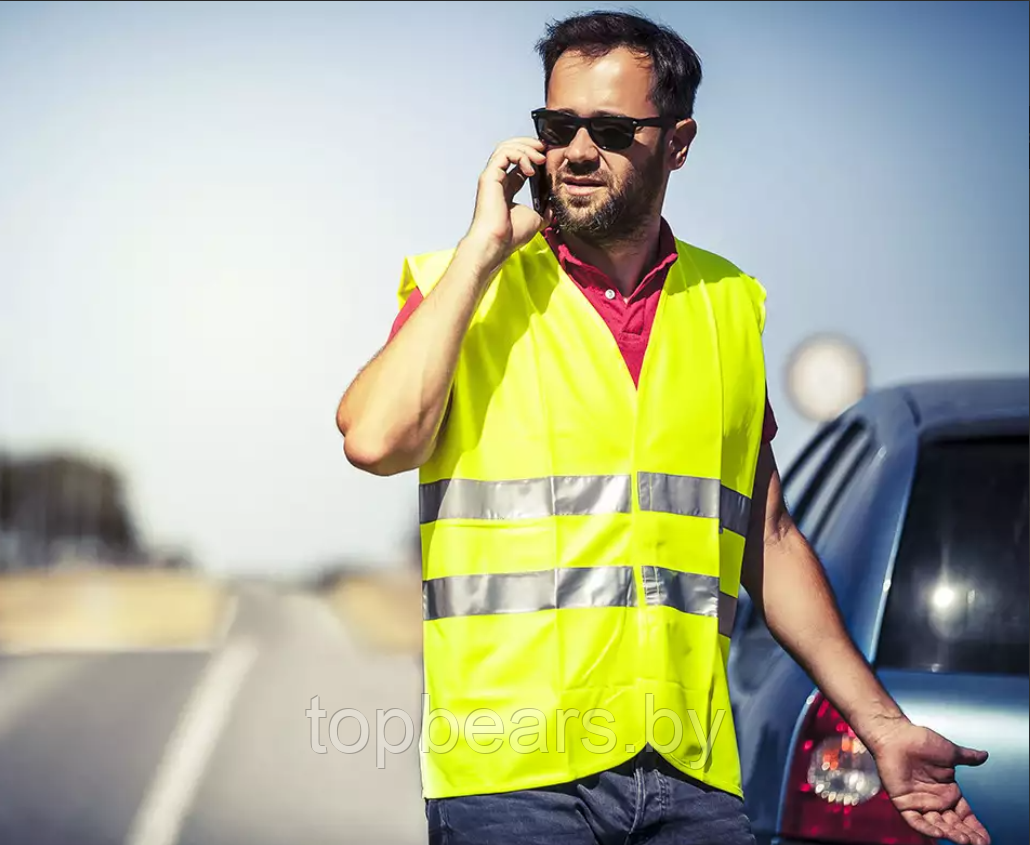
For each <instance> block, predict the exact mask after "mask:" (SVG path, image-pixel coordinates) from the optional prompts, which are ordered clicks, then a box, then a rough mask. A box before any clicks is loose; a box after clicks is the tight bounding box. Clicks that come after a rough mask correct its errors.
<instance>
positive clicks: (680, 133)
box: [669, 117, 697, 170]
mask: <svg viewBox="0 0 1030 845" xmlns="http://www.w3.org/2000/svg"><path fill="white" fill-rule="evenodd" d="M696 136H697V123H696V121H695V120H694V118H692V117H688V118H687V119H686V120H681V121H679V122H678V123H677V124H676V126H675V127H674V128H673V130H672V133H671V134H670V135H669V157H670V165H671V167H672V169H673V170H679V169H680V168H681V167H683V165H684V164H685V163H686V161H687V152H689V150H690V145H691V144H692V143H693V142H694V138H695V137H696Z"/></svg>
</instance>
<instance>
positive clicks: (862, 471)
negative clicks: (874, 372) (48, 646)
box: [727, 377, 1030, 845]
mask: <svg viewBox="0 0 1030 845" xmlns="http://www.w3.org/2000/svg"><path fill="white" fill-rule="evenodd" d="M1028 394H1030V380H1028V379H1027V378H1025V377H998V378H964V379H952V380H938V381H926V382H919V383H909V384H899V385H895V386H890V387H884V388H879V389H876V390H874V391H871V392H870V393H869V394H867V395H866V396H865V397H863V398H862V399H861V400H860V401H858V402H857V403H856V404H854V405H853V406H852V407H851V408H849V409H848V410H846V411H845V412H843V413H842V414H840V415H839V416H838V417H837V418H836V419H834V420H833V421H832V422H830V423H827V424H824V425H822V426H821V427H820V428H819V430H818V431H817V432H816V433H815V434H814V435H813V436H812V437H811V439H810V440H809V442H808V443H807V444H806V445H805V447H804V448H803V449H802V450H801V452H800V453H799V455H798V457H797V459H796V460H794V461H793V462H791V464H790V466H789V467H788V469H787V471H786V472H785V473H784V474H783V489H784V497H785V499H786V502H787V506H788V508H789V510H790V511H791V514H792V515H793V517H794V519H795V521H796V522H797V524H798V526H799V528H800V529H801V531H802V533H804V535H805V536H806V537H807V538H808V540H809V542H811V543H812V545H813V547H814V549H815V550H816V552H817V554H818V555H819V558H820V560H821V561H822V562H823V565H824V567H825V569H826V572H827V576H828V578H829V580H830V583H831V585H832V587H833V589H834V593H835V595H836V598H837V602H838V604H839V606H840V609H841V613H842V616H843V618H844V620H845V623H846V625H847V627H848V630H849V632H850V633H851V636H852V637H853V638H854V640H855V643H856V645H857V646H858V648H859V649H860V651H861V652H862V653H863V654H864V655H865V657H866V659H867V660H868V661H869V663H870V665H871V666H872V667H873V669H874V671H875V672H876V674H877V676H878V677H879V679H880V680H881V682H882V683H883V684H884V686H885V687H886V689H887V690H888V691H889V692H890V693H891V695H892V696H893V697H894V698H895V699H896V700H897V702H898V704H899V705H900V706H901V708H902V709H903V710H904V711H905V713H906V714H907V715H908V716H909V718H910V719H912V721H914V722H916V723H918V724H922V725H926V726H927V727H930V728H932V729H933V730H936V731H938V732H939V733H941V734H943V735H944V736H946V737H948V738H949V739H951V740H952V741H954V742H957V743H959V744H961V745H967V746H971V747H974V748H981V749H986V750H987V751H988V752H989V753H990V757H989V759H988V761H987V762H986V763H985V764H983V765H982V766H978V767H959V769H958V771H957V778H958V782H959V785H960V786H961V788H962V791H963V793H964V795H965V796H966V797H967V798H968V800H969V803H970V805H971V806H972V808H973V810H974V812H975V813H976V814H977V817H978V818H979V819H980V820H981V822H983V824H984V825H985V827H986V828H987V830H988V832H989V833H990V834H991V838H992V841H993V842H994V843H997V845H1018V843H1025V842H1028V841H1030V831H1028V801H1030V799H1028V759H1030V758H1028V724H1027V723H1028V713H1030V701H1028V686H1030V679H1028V675H1030V673H1028V663H1030V637H1028V617H1030V600H1028V596H1030V593H1028V572H1030V565H1028V545H1027V522H1028V517H1030V503H1028V462H1027V457H1028V456H1027V446H1028V440H1030V413H1028ZM727 672H728V682H729V686H730V696H731V702H732V712H733V717H734V724H735V727H736V731H737V737H738V743H739V748H740V761H741V775H742V779H743V786H744V792H745V806H746V809H747V812H748V815H749V817H750V819H751V823H752V829H753V832H754V834H755V838H756V840H757V842H758V843H759V845H788V844H789V845H793V843H815V842H818V843H859V844H860V845H881V844H882V843H893V845H906V843H919V845H923V843H930V842H932V841H933V840H930V839H927V838H925V837H923V836H922V835H920V834H918V833H916V832H915V831H914V830H912V829H911V828H910V827H909V826H908V825H907V824H906V823H905V822H904V821H903V819H902V818H901V815H900V814H899V813H898V811H897V810H896V809H895V808H894V805H893V804H892V803H891V802H890V800H889V799H888V797H887V796H886V794H885V793H884V791H883V790H882V788H881V785H880V781H879V778H878V776H877V773H876V766H875V763H874V762H873V760H872V758H871V756H870V754H869V753H868V751H867V750H866V748H865V746H864V745H863V744H862V743H861V741H860V740H858V739H857V737H856V736H855V734H854V732H853V731H852V730H851V728H850V726H848V725H847V724H846V723H845V722H844V720H843V719H842V718H841V716H840V714H839V713H837V712H836V710H835V709H834V707H833V706H832V705H831V704H830V702H828V701H827V700H825V699H824V698H823V696H822V694H821V693H820V692H819V691H818V690H817V689H816V687H815V686H814V684H813V682H812V680H811V679H810V678H809V677H808V675H807V674H806V673H805V672H804V671H803V670H802V669H801V667H800V666H799V665H798V664H797V663H795V662H794V661H793V660H792V659H791V658H790V657H789V655H788V654H787V653H786V652H785V651H784V650H783V649H782V648H781V647H780V646H779V645H778V644H777V643H776V641H775V640H774V639H773V637H772V635H771V633H770V632H769V629H768V628H767V627H766V625H765V622H764V620H763V618H762V614H761V613H760V612H758V611H757V610H756V608H755V606H754V605H753V603H752V602H751V600H750V598H749V597H748V595H747V593H746V592H745V591H744V590H741V593H740V598H739V601H738V612H737V616H736V618H735V620H734V627H733V636H732V647H731V650H730V657H729V663H728V665H727Z"/></svg>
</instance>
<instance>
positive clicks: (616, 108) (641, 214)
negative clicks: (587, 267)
mask: <svg viewBox="0 0 1030 845" xmlns="http://www.w3.org/2000/svg"><path fill="white" fill-rule="evenodd" d="M651 82H652V78H651V66H650V63H649V62H648V61H647V59H643V58H641V57H639V56H637V55H634V54H633V53H631V52H630V51H628V50H626V49H624V48H618V49H616V50H613V51H612V52H610V53H608V54H606V55H604V56H601V57H600V58H596V59H592V58H588V57H585V56H583V55H582V54H578V53H574V52H566V53H564V54H562V56H561V57H560V58H559V59H558V61H557V63H556V64H555V66H554V70H553V71H552V73H551V80H550V84H549V86H548V91H547V108H548V109H554V110H558V111H568V112H570V113H572V114H575V115H578V116H580V117H594V116H602V115H617V116H622V117H635V118H646V117H656V116H658V110H657V109H656V108H655V106H654V103H652V102H651V97H650V91H651ZM667 137H668V136H667V134H666V130H663V129H661V128H660V127H655V126H646V127H642V128H640V129H638V130H637V134H636V136H635V137H634V142H633V144H632V145H631V146H630V147H629V149H626V150H620V151H618V152H614V151H606V150H602V149H600V148H599V147H598V146H597V145H596V144H595V143H594V141H593V140H592V139H591V137H590V134H589V132H588V131H587V129H586V127H583V128H581V129H580V130H579V132H577V133H576V136H575V138H573V140H572V141H571V142H570V143H569V144H568V145H567V146H564V147H555V148H551V149H548V150H547V153H546V155H547V173H548V175H549V176H550V179H551V186H552V202H553V206H554V213H555V221H556V222H557V223H558V225H559V227H560V228H561V230H562V231H563V232H566V233H568V234H572V235H575V236H577V237H579V238H581V239H582V240H585V241H587V242H590V243H594V244H596V245H598V246H603V245H610V244H612V243H617V242H624V241H629V240H633V239H634V238H635V237H636V236H638V235H639V234H640V233H641V230H642V229H643V228H644V227H645V226H646V225H647V223H648V222H649V221H650V220H651V219H653V217H654V216H655V215H656V214H657V213H659V211H660V209H661V204H662V199H663V196H664V191H665V182H666V179H667V177H668V170H667V166H668V164H669V161H670V159H671V157H670V156H667V155H666V152H667V144H666V140H667Z"/></svg>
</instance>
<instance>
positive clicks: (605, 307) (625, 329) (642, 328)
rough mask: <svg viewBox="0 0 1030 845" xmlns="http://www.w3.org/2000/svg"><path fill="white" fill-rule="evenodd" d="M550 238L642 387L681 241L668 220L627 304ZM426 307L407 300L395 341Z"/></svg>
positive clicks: (768, 435)
mask: <svg viewBox="0 0 1030 845" xmlns="http://www.w3.org/2000/svg"><path fill="white" fill-rule="evenodd" d="M544 237H545V238H546V239H547V242H548V244H550V246H551V249H552V250H553V251H554V254H555V256H556V257H557V258H558V262H559V263H560V264H561V267H562V269H563V270H564V271H565V273H566V275H568V277H569V278H570V279H572V281H573V282H575V283H576V286H577V287H578V288H579V289H580V290H581V291H582V292H583V295H584V296H586V298H587V300H588V301H589V302H590V304H591V305H593V306H594V308H595V309H597V312H598V313H599V314H600V315H601V318H602V319H603V320H604V322H605V324H606V325H607V326H608V328H609V329H610V330H611V332H612V334H613V335H614V336H615V341H616V343H617V344H618V346H619V351H621V352H622V357H623V360H625V362H626V367H627V368H628V369H629V372H630V375H631V376H633V383H634V384H639V381H640V368H641V366H642V365H643V363H644V352H645V350H646V349H647V341H648V339H649V338H650V336H651V326H652V325H653V324H654V316H655V312H657V310H658V299H659V296H660V295H661V292H662V288H663V287H664V285H665V276H666V275H667V274H668V272H669V268H670V267H671V266H672V265H673V263H674V262H675V261H676V258H677V252H676V240H675V238H674V237H673V234H672V229H671V228H670V227H669V224H668V223H667V222H666V221H665V220H664V219H663V220H662V227H661V233H660V235H659V238H658V251H657V253H656V254H657V255H658V261H657V263H656V264H655V265H654V266H653V267H652V268H651V269H650V270H648V271H647V273H645V274H644V278H643V279H641V281H640V284H639V285H637V289H636V290H635V291H633V293H632V294H631V295H630V296H629V298H628V299H626V298H624V297H623V296H622V294H621V293H619V290H618V288H617V287H616V286H615V285H614V284H612V281H611V279H609V278H608V276H607V275H606V274H605V273H603V272H602V271H600V270H598V269H597V268H596V267H593V266H591V265H589V264H587V263H585V262H583V261H581V260H580V259H578V258H576V256H575V255H573V254H572V252H571V250H570V249H569V247H568V246H567V245H566V244H565V242H564V241H562V239H561V236H560V235H559V234H558V232H557V231H555V230H554V229H553V228H548V229H546V230H545V231H544ZM420 302H422V293H421V291H419V290H418V289H417V288H416V289H415V290H414V291H412V292H411V295H410V296H409V297H408V298H407V299H406V300H405V302H404V306H403V307H402V308H401V310H400V313H399V314H398V315H397V317H396V319H395V320H394V322H393V328H392V329H391V331H390V339H391V340H392V339H393V337H394V335H396V334H397V332H398V331H400V328H401V326H403V325H404V323H405V321H406V320H407V319H408V317H410V316H411V314H412V312H414V310H415V309H416V308H418V306H419V303H420ZM775 435H776V418H775V417H774V416H773V412H772V407H771V406H770V404H769V399H768V396H767V397H766V401H765V423H764V425H763V427H762V441H763V442H765V443H768V442H769V441H771V440H772V439H773V437H775Z"/></svg>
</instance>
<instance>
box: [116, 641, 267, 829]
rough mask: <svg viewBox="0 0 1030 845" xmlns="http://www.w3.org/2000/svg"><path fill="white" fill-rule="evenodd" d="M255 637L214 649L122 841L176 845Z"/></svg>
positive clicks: (249, 664)
mask: <svg viewBox="0 0 1030 845" xmlns="http://www.w3.org/2000/svg"><path fill="white" fill-rule="evenodd" d="M257 654H258V649H257V645H256V644H255V643H254V641H253V640H250V639H237V640H231V641H229V642H228V643H227V644H226V645H225V646H224V648H222V650H221V651H218V652H216V653H215V654H214V656H213V657H212V658H211V660H210V661H209V662H208V664H207V666H206V667H205V668H204V673H203V675H202V676H201V678H200V680H199V681H198V682H197V685H196V687H194V689H193V693H192V695H191V696H190V700H189V701H188V702H187V703H186V707H185V708H184V709H183V711H182V713H181V714H180V717H179V722H178V724H177V725H176V728H175V730H174V731H173V733H172V736H171V738H170V739H169V741H168V745H167V747H166V748H165V753H164V756H163V757H162V758H161V762H160V764H159V765H158V767H157V771H156V772H155V773H154V779H153V781H152V782H151V784H150V788H149V789H148V790H147V793H146V796H145V797H144V799H143V803H142V804H140V806H139V809H138V810H137V811H136V817H135V818H134V819H133V823H132V826H131V827H130V828H129V834H128V836H127V837H126V839H125V842H126V845H174V843H175V842H176V841H177V840H178V838H179V833H180V831H181V829H182V824H183V821H184V820H185V818H186V815H187V814H188V813H189V810H190V806H191V805H192V803H193V798H194V796H195V795H196V791H197V787H198V786H199V785H200V779H201V777H202V776H203V774H204V770H205V769H206V767H207V763H208V760H209V759H210V757H211V753H212V752H213V751H214V748H215V745H216V744H217V742H218V737H219V736H220V735H221V733H222V729H223V728H224V727H225V723H226V721H227V720H228V718H229V715H230V713H231V712H232V705H233V701H234V700H235V698H236V696H237V695H238V693H239V691H240V689H241V688H242V687H243V682H244V680H245V679H246V677H247V673H248V672H249V671H250V669H251V667H252V666H253V665H254V661H255V659H256V658H257Z"/></svg>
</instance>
